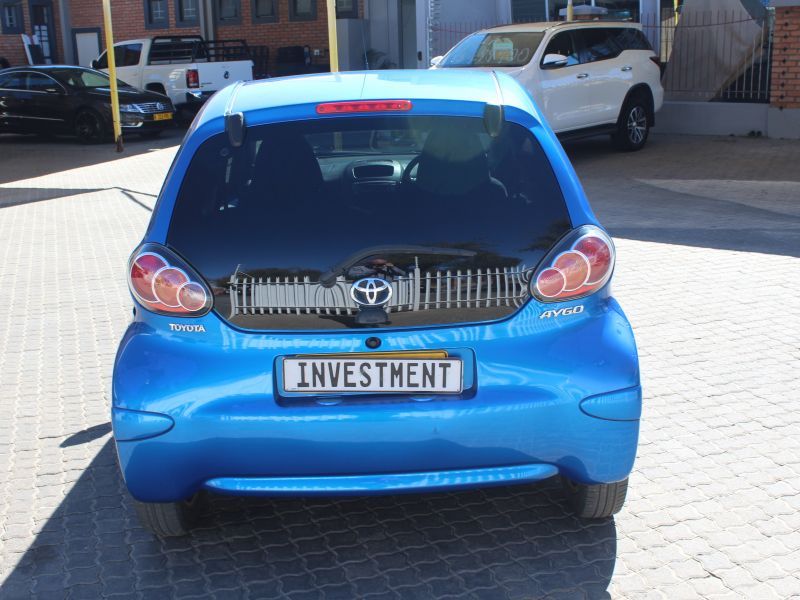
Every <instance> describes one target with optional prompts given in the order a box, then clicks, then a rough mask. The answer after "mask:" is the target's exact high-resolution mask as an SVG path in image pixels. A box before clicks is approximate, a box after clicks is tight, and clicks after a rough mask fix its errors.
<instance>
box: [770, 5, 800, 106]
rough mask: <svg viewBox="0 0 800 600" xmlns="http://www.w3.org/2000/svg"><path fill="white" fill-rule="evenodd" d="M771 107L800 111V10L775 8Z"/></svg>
mask: <svg viewBox="0 0 800 600" xmlns="http://www.w3.org/2000/svg"><path fill="white" fill-rule="evenodd" d="M770 88H771V89H770V104H772V106H777V107H779V108H800V6H779V7H776V8H775V32H774V37H773V43H772V84H771V86H770Z"/></svg>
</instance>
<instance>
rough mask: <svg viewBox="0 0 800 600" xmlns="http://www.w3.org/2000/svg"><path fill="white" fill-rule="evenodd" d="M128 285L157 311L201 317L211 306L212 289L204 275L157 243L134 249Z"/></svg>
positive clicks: (142, 302) (138, 296)
mask: <svg viewBox="0 0 800 600" xmlns="http://www.w3.org/2000/svg"><path fill="white" fill-rule="evenodd" d="M128 286H129V287H130V289H131V292H132V293H133V295H134V296H135V297H136V299H137V300H138V301H139V302H140V303H141V304H142V306H143V307H144V308H146V309H147V310H149V311H152V312H155V313H159V314H169V315H176V316H182V317H200V316H202V315H204V314H206V313H207V312H208V311H209V310H211V304H212V302H211V293H210V292H209V289H208V286H207V285H206V284H205V282H204V281H203V280H202V278H201V277H200V276H199V275H197V273H195V272H194V270H192V268H191V267H189V265H187V264H186V263H184V262H183V261H182V260H181V259H180V258H178V257H177V256H175V255H174V254H173V253H172V252H170V251H169V250H167V249H166V248H164V247H163V246H159V245H158V244H145V245H144V246H142V247H141V248H139V249H138V250H137V251H136V252H134V253H133V255H132V256H131V259H130V261H129V263H128Z"/></svg>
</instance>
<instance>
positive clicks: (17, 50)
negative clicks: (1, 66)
mask: <svg viewBox="0 0 800 600" xmlns="http://www.w3.org/2000/svg"><path fill="white" fill-rule="evenodd" d="M60 1H61V0H53V22H54V30H55V34H56V36H55V37H56V39H55V44H54V45H53V52H54V53H55V58H56V60H58V61H62V60H64V53H63V52H62V48H63V47H64V46H63V45H62V34H63V32H62V28H61V21H60V16H59V6H58V3H59V2H60ZM21 6H22V17H23V26H24V33H26V34H28V35H31V34H32V33H33V23H32V21H31V14H30V4H29V3H28V2H27V1H25V0H23V2H21ZM0 56H2V57H3V58H5V59H6V60H7V61H8V62H9V63H10V64H11V66H14V65H26V64H28V59H27V57H26V56H25V50H24V49H23V47H22V38H21V37H20V34H19V33H10V34H3V33H2V29H0Z"/></svg>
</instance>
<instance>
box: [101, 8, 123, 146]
mask: <svg viewBox="0 0 800 600" xmlns="http://www.w3.org/2000/svg"><path fill="white" fill-rule="evenodd" d="M103 23H104V25H105V30H106V56H107V57H108V77H109V79H110V80H111V119H112V121H113V122H114V143H115V144H116V145H117V152H122V150H123V146H122V125H120V121H119V92H118V91H117V61H116V57H115V56H114V33H113V31H112V29H111V0H103Z"/></svg>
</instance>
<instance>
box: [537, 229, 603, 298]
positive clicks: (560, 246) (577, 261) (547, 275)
mask: <svg viewBox="0 0 800 600" xmlns="http://www.w3.org/2000/svg"><path fill="white" fill-rule="evenodd" d="M614 258H615V255H614V243H613V242H612V241H611V238H610V237H609V236H608V234H607V233H606V232H604V231H603V230H602V229H600V228H599V227H595V226H593V225H584V226H583V227H579V228H578V229H574V230H572V231H571V232H569V233H568V234H567V235H566V236H564V238H562V239H561V240H560V241H559V242H558V243H557V244H556V246H555V247H554V249H553V250H551V251H550V253H549V254H548V255H547V256H546V257H545V259H544V260H543V261H542V263H541V265H539V268H538V269H537V270H536V273H535V274H534V277H533V279H532V280H531V291H532V293H533V295H534V296H535V297H536V298H538V299H539V300H541V301H542V302H563V301H565V300H574V299H576V298H582V297H583V296H588V295H589V294H592V293H594V292H596V291H597V290H599V289H600V288H602V287H603V286H604V285H605V284H606V283H608V280H609V279H610V278H611V272H612V271H613V270H614Z"/></svg>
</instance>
